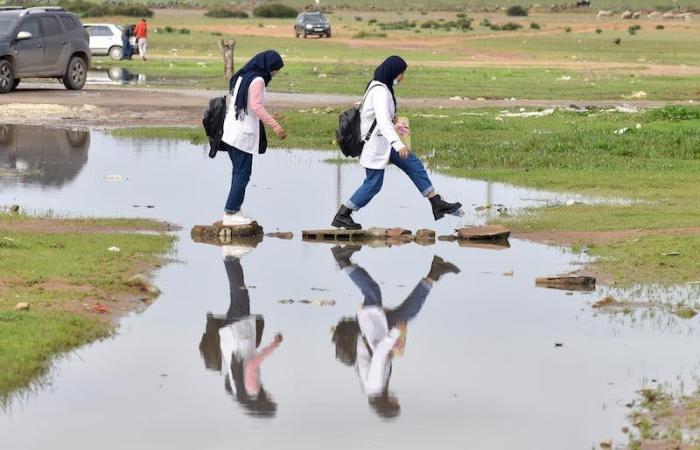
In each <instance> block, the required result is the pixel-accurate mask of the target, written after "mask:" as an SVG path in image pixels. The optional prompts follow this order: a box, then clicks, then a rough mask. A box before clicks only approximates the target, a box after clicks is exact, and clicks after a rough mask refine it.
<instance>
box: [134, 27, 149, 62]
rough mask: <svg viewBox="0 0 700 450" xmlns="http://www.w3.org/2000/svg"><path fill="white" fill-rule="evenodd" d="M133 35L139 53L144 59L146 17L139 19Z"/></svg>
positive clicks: (146, 38)
mask: <svg viewBox="0 0 700 450" xmlns="http://www.w3.org/2000/svg"><path fill="white" fill-rule="evenodd" d="M134 36H136V44H137V45H138V46H139V54H140V55H141V57H142V58H143V60H144V61H146V49H147V48H148V25H146V19H141V20H140V21H139V23H137V24H136V27H135V28H134Z"/></svg>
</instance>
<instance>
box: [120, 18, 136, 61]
mask: <svg viewBox="0 0 700 450" xmlns="http://www.w3.org/2000/svg"><path fill="white" fill-rule="evenodd" d="M133 34H134V25H125V26H124V28H123V29H122V59H131V55H132V54H133V53H134V49H133V47H132V46H131V40H130V39H131V36H133Z"/></svg>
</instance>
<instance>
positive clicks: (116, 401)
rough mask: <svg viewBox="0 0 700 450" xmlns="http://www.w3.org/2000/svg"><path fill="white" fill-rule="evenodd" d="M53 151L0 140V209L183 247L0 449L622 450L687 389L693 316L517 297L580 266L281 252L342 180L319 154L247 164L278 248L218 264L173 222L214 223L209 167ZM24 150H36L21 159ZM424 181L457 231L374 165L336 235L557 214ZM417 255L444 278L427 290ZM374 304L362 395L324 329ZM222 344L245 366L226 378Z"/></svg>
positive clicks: (5, 423) (523, 201)
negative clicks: (89, 223) (373, 366)
mask: <svg viewBox="0 0 700 450" xmlns="http://www.w3.org/2000/svg"><path fill="white" fill-rule="evenodd" d="M6 130H7V129H6ZM42 133H43V134H42ZM51 133H54V134H51ZM56 133H58V130H53V131H52V132H47V131H42V130H39V129H35V128H27V127H11V130H9V131H6V133H5V136H11V138H7V137H6V139H5V140H4V141H2V143H0V169H3V170H5V172H4V173H6V174H7V175H3V176H2V178H0V204H1V205H9V204H15V203H16V204H20V205H22V206H23V207H24V208H26V209H28V210H30V211H36V212H45V211H48V210H50V211H53V212H54V214H55V215H73V216H75V215H96V216H141V217H153V218H158V219H162V220H166V221H169V222H173V223H177V224H180V225H182V226H183V229H182V230H181V231H179V232H178V237H179V242H178V244H177V249H176V253H175V254H174V255H173V258H175V259H176V262H173V263H171V264H169V265H168V266H166V267H164V268H163V269H162V270H160V272H158V273H157V275H156V277H155V282H156V284H157V285H158V286H159V287H160V288H161V289H162V290H163V294H162V295H161V297H160V298H159V299H158V300H157V301H156V302H155V303H154V304H153V305H152V306H151V307H149V308H148V309H147V310H146V311H145V312H142V313H139V314H133V315H130V316H128V317H126V318H125V319H124V320H123V321H122V323H121V327H120V328H119V330H118V332H117V335H116V336H115V337H114V338H110V339H107V340H105V341H101V342H97V343H94V344H92V345H89V346H87V347H84V348H81V349H78V350H76V351H75V352H73V353H71V354H69V355H67V356H65V357H62V358H59V359H58V360H57V362H56V365H55V368H54V370H53V371H52V373H51V374H50V376H49V377H47V379H46V380H43V384H42V385H41V386H38V385H37V386H35V388H34V389H30V390H27V391H24V392H20V393H18V394H17V395H16V397H15V398H14V400H13V401H11V402H10V404H8V405H7V406H6V408H5V409H4V410H3V411H2V412H0V435H1V436H2V443H3V448H8V449H16V450H20V449H35V448H41V447H51V448H55V449H83V448H85V449H87V448H94V446H95V445H99V446H100V447H101V448H104V449H123V448H133V449H160V448H163V449H166V448H167V449H180V448H181V449H191V448H202V449H219V448H230V447H232V446H237V447H241V448H250V447H254V448H260V449H267V448H294V449H296V448H298V449H309V448H314V449H315V448H329V447H332V448H340V449H354V448H359V447H363V448H397V447H401V448H425V447H426V446H436V445H437V446H438V447H439V448H455V449H457V448H459V449H461V448H465V446H467V447H470V448H493V449H512V448H519V449H557V450H560V449H590V448H592V447H593V446H597V445H598V443H599V442H601V441H602V440H604V439H606V438H608V437H612V438H613V440H614V443H615V444H616V445H617V444H623V443H625V442H626V441H627V438H626V436H625V435H624V433H623V432H622V431H621V429H622V427H623V426H625V425H629V424H628V421H627V419H626V415H627V414H628V412H629V409H628V407H627V406H626V404H628V403H629V402H631V401H632V399H634V398H635V391H636V390H638V389H640V388H641V387H654V386H656V385H657V384H659V383H664V384H669V385H672V386H674V387H679V386H681V385H683V384H684V383H685V386H691V382H692V381H693V380H692V374H693V373H697V369H698V368H699V367H698V366H699V365H700V358H698V356H697V353H695V352H693V351H689V349H692V348H694V345H695V343H696V342H697V338H698V334H699V333H698V330H697V326H696V323H697V319H687V320H685V319H681V318H678V317H676V316H673V315H671V314H667V313H664V312H663V311H660V312H657V313H655V314H647V315H644V314H626V315H609V314H602V313H599V312H598V311H596V310H595V309H593V308H592V307H591V305H592V304H593V303H594V302H595V301H597V300H598V299H599V298H600V297H601V296H602V295H603V294H604V293H605V292H604V291H606V290H605V289H603V288H599V289H598V291H596V292H592V293H590V292H589V293H585V292H575V293H573V294H572V295H568V293H567V292H565V291H559V290H551V289H543V288H537V287H535V283H534V279H535V277H538V276H545V275H554V274H557V273H561V272H567V271H570V270H575V269H577V268H579V267H580V263H582V262H583V261H584V258H583V257H580V256H577V255H573V254H571V253H570V252H569V251H567V250H565V249H561V248H558V247H552V246H544V245H540V244H535V243H532V242H528V241H523V240H519V239H511V240H510V247H509V248H505V249H501V250H493V249H484V248H464V247H459V246H458V245H457V243H450V242H437V243H436V244H435V245H433V246H419V245H416V244H409V245H405V246H399V247H391V248H371V247H366V246H365V247H363V248H362V249H361V250H359V251H357V252H355V253H353V254H351V255H350V254H349V253H350V252H346V253H345V254H339V252H338V250H336V252H335V254H334V252H333V251H332V248H333V247H332V246H331V245H329V244H319V243H305V242H302V241H301V240H300V235H301V230H302V229H310V228H322V227H327V226H328V223H329V221H330V219H331V216H332V214H333V213H334V212H335V209H336V207H337V205H338V202H339V200H344V199H345V198H346V197H347V196H348V195H350V194H351V193H352V191H353V188H354V187H355V186H357V185H358V184H359V183H360V182H361V180H362V178H363V172H362V170H361V169H360V168H359V167H358V166H356V165H353V164H342V165H334V164H329V163H327V162H325V160H327V159H329V158H332V157H335V156H336V155H335V153H333V152H321V151H302V150H275V151H270V152H268V154H266V155H264V156H261V157H256V158H255V160H254V167H253V179H252V182H251V186H250V187H249V190H248V193H247V200H246V204H245V205H244V208H245V209H246V212H247V213H248V214H250V215H252V216H253V217H255V218H256V219H257V220H258V221H259V222H260V223H261V224H262V225H263V226H264V227H265V231H266V232H273V231H277V230H278V229H279V230H281V231H292V232H294V234H295V238H294V239H293V240H280V239H274V238H265V239H264V240H263V241H262V242H261V243H260V244H259V245H257V247H256V248H254V249H252V251H250V252H249V253H247V254H245V255H244V256H242V257H240V258H234V257H231V256H229V257H228V258H226V257H225V256H224V250H222V248H221V247H217V246H213V245H205V244H195V243H193V242H192V241H191V239H190V237H189V229H190V227H191V226H193V225H195V224H203V223H211V222H213V221H214V220H218V219H219V214H220V213H219V211H220V210H221V209H222V206H223V203H224V201H225V196H226V192H227V189H228V183H229V178H228V176H229V172H230V163H229V161H228V160H227V159H226V158H225V156H226V155H220V156H219V157H218V158H217V159H216V160H210V159H209V158H208V157H207V156H206V149H205V148H204V147H198V146H192V145H190V144H187V143H175V142H159V141H141V140H131V139H124V140H118V139H115V138H112V137H110V136H108V135H104V134H102V133H98V132H92V133H90V135H89V137H87V139H78V140H76V139H75V136H73V138H69V135H67V134H66V133H65V132H63V133H58V134H56ZM37 136H44V137H43V138H41V139H40V143H37V142H35V141H34V142H32V141H31V139H32V138H33V139H36V138H37ZM83 137H85V136H83ZM10 142H11V144H10ZM56 167H60V168H61V171H60V172H59V171H57V170H54V168H56ZM52 174H53V175H52ZM432 178H433V181H434V184H435V185H436V187H437V188H438V190H439V191H441V192H442V193H443V194H444V195H445V196H446V197H448V198H450V199H452V198H458V199H460V200H461V201H462V202H463V203H464V204H465V205H466V207H467V208H466V209H467V212H468V214H467V215H466V216H465V217H464V218H461V219H459V218H454V217H450V218H448V219H446V220H445V221H441V222H439V223H437V224H436V223H434V222H433V220H432V217H431V215H430V211H429V207H428V204H427V202H426V201H425V200H423V199H421V198H420V197H419V195H418V194H417V193H416V192H415V190H414V188H413V186H412V185H411V184H410V182H409V180H408V179H406V177H405V176H404V175H403V174H401V173H400V172H398V171H396V170H393V169H390V170H389V171H388V173H387V176H386V179H385V184H384V186H385V188H384V190H383V191H382V193H381V194H380V195H379V196H378V197H377V198H376V199H375V201H373V203H372V204H371V205H370V206H369V207H368V208H366V210H363V211H362V212H361V213H360V214H358V215H357V219H358V221H360V222H361V223H363V225H365V226H388V227H390V226H403V227H406V228H410V229H413V230H415V229H417V228H433V229H436V230H437V231H438V234H448V233H450V232H451V231H452V230H453V229H454V228H455V227H457V226H460V225H464V224H473V223H480V222H483V221H484V220H485V219H486V216H485V215H484V211H481V212H479V211H476V207H477V206H479V205H483V204H484V203H487V202H488V203H491V204H503V205H505V206H506V207H507V208H508V209H509V210H511V211H513V210H517V209H518V208H520V207H524V206H531V205H537V204H541V203H544V202H547V201H567V200H570V199H576V198H577V197H575V196H566V195H560V196H557V195H554V194H551V193H545V192H537V191H532V190H526V189H519V188H513V187H510V186H507V185H502V184H487V183H485V182H480V181H470V180H461V179H455V178H450V177H445V176H442V175H439V174H436V173H433V174H432ZM148 206H151V207H148ZM228 254H229V255H231V254H232V252H231V249H228ZM435 256H438V257H440V258H442V259H443V260H445V261H448V262H450V263H452V264H454V265H455V266H456V267H457V268H459V270H460V273H458V274H454V273H448V274H445V275H444V276H442V277H439V279H438V280H437V281H436V280H432V281H433V282H434V283H432V285H431V283H430V281H431V280H427V281H426V276H427V275H429V271H430V269H431V263H432V262H433V261H434V258H435ZM348 263H349V265H348ZM341 267H343V268H342V270H341ZM433 275H434V274H433ZM372 280H374V282H376V284H375V283H373V282H372ZM379 293H380V295H381V300H380V301H381V305H382V306H383V307H384V308H387V309H388V310H389V311H390V312H389V313H388V316H390V317H392V318H393V319H389V320H394V321H395V322H396V323H397V324H399V325H400V328H402V329H404V334H403V339H402V341H401V345H399V348H397V349H396V352H395V355H394V356H393V358H389V359H385V360H382V361H381V362H382V364H381V367H382V368H384V369H385V370H383V371H380V373H382V374H383V375H382V376H380V379H381V383H380V386H381V389H380V390H381V393H380V394H381V395H378V396H368V395H367V392H368V390H371V386H372V383H368V382H367V379H368V378H367V377H366V376H365V372H366V369H367V367H366V364H365V363H366V362H367V361H368V359H367V351H366V350H365V348H364V343H363V342H362V340H358V339H355V340H354V341H353V340H352V339H350V342H351V344H355V345H354V346H353V345H349V346H344V345H342V344H337V343H338V342H339V341H340V339H336V343H334V342H333V333H334V330H338V329H339V328H343V327H346V328H347V326H346V325H347V324H348V323H352V322H353V321H354V320H356V318H357V316H358V314H359V313H360V308H361V307H362V306H363V305H365V306H368V304H372V305H375V306H376V305H378V297H379ZM629 295H634V293H630V294H629ZM290 299H291V300H295V302H294V303H290V302H288V300H290ZM300 300H308V301H309V302H310V303H305V302H300ZM330 300H332V301H334V303H333V302H330ZM404 322H405V323H406V325H405V326H404V325H403V323H404ZM236 324H238V325H236ZM234 325H235V326H234ZM245 327H248V330H249V331H250V330H253V332H252V333H249V334H247V335H246V334H245V333H244V332H243V330H244V329H245ZM222 329H225V330H228V331H226V332H225V333H223V334H221V333H219V331H220V330H222ZM276 333H280V334H281V335H282V336H283V339H282V340H281V342H277V343H275V335H276ZM231 336H233V337H234V338H235V337H236V336H238V339H233V340H231V339H229V338H231ZM242 336H243V337H245V336H247V337H248V339H247V340H246V339H242V338H241V337H242ZM336 336H337V335H336ZM351 336H352V335H351ZM217 340H218V342H217ZM242 342H243V343H242ZM343 342H345V341H343ZM232 343H233V344H232ZM256 344H257V348H256ZM232 345H233V347H232ZM353 347H354V349H355V358H354V361H355V364H353V363H352V362H353V358H352V353H353V352H352V349H353ZM232 348H238V349H239V353H240V351H243V350H241V349H244V351H243V353H246V352H247V353H246V354H247V355H248V357H247V359H246V361H254V362H255V364H253V365H246V364H244V365H243V366H241V365H240V364H239V365H236V364H233V365H230V367H232V369H231V370H230V371H229V370H228V369H227V367H226V366H227V363H228V361H229V360H230V358H228V360H227V359H226V356H225V354H226V353H227V352H229V351H230V350H231V349H232ZM222 349H223V354H222ZM348 354H350V357H349V356H348ZM373 357H374V355H370V357H369V360H372V359H373ZM222 359H223V361H224V362H225V364H223V365H222ZM347 363H350V364H349V365H348V364H347ZM256 368H259V371H258V370H255V369H256ZM386 369H388V370H386ZM385 386H388V387H386V389H385V388H384V387H385Z"/></svg>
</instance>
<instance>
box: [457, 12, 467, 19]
mask: <svg viewBox="0 0 700 450" xmlns="http://www.w3.org/2000/svg"><path fill="white" fill-rule="evenodd" d="M466 17H467V15H466V14H464V13H459V14H457V18H458V19H466Z"/></svg>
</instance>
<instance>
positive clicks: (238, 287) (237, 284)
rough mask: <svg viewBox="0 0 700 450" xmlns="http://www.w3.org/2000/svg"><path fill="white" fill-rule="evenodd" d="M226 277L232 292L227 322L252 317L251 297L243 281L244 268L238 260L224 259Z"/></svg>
mask: <svg viewBox="0 0 700 450" xmlns="http://www.w3.org/2000/svg"><path fill="white" fill-rule="evenodd" d="M224 265H225V266H226V275H228V284H229V289H230V292H231V304H230V305H229V307H228V311H227V312H226V320H229V321H234V320H237V319H240V318H241V317H246V316H249V315H250V297H249V296H248V288H247V287H246V285H245V280H244V279H243V268H242V267H241V262H240V260H239V259H238V258H226V259H224Z"/></svg>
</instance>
